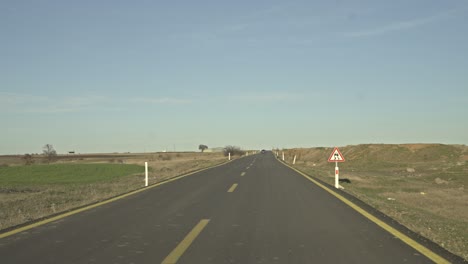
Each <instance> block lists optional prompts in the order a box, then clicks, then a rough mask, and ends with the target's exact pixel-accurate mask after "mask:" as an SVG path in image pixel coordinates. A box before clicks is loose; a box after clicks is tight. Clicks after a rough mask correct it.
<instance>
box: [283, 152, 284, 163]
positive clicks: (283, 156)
mask: <svg viewBox="0 0 468 264" xmlns="http://www.w3.org/2000/svg"><path fill="white" fill-rule="evenodd" d="M283 161H284V152H283Z"/></svg>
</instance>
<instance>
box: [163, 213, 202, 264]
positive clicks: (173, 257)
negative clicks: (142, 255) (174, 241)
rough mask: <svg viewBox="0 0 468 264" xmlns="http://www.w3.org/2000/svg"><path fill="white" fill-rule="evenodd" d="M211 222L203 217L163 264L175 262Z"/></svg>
mask: <svg viewBox="0 0 468 264" xmlns="http://www.w3.org/2000/svg"><path fill="white" fill-rule="evenodd" d="M209 222H210V219H202V220H200V222H198V224H197V225H196V226H195V227H194V228H193V229H192V231H190V233H188V235H187V236H186V237H185V238H184V239H183V240H182V242H180V243H179V245H177V247H176V248H174V250H172V252H171V253H170V254H169V255H168V256H167V257H166V258H165V259H164V260H163V262H161V264H175V263H177V261H178V260H179V258H180V257H182V255H183V254H184V252H185V251H186V250H187V249H188V248H189V247H190V245H191V244H192V243H193V241H194V240H195V239H196V238H197V236H198V235H200V233H201V231H203V229H204V228H205V227H206V225H207V224H208V223H209Z"/></svg>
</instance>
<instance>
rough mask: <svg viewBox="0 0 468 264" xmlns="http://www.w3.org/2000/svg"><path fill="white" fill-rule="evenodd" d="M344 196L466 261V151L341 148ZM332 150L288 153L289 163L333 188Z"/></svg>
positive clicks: (410, 147) (425, 147)
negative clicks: (363, 203) (388, 217)
mask: <svg viewBox="0 0 468 264" xmlns="http://www.w3.org/2000/svg"><path fill="white" fill-rule="evenodd" d="M340 150H341V151H342V153H343V155H344V156H345V158H346V162H345V163H342V164H340V165H339V167H340V178H347V179H349V180H350V181H351V183H350V184H346V183H342V185H343V186H344V187H345V191H346V192H348V193H350V194H352V195H354V196H356V197H358V198H360V199H361V200H363V201H365V202H366V203H368V204H370V205H372V206H373V207H375V208H377V209H379V210H380V211H382V212H384V213H385V214H387V215H389V216H391V217H393V218H394V219H396V220H397V221H399V222H400V223H402V224H403V225H405V226H406V227H408V228H410V229H411V230H413V231H415V232H416V233H419V234H421V235H423V236H425V237H427V238H429V239H431V240H432V241H434V242H436V243H438V244H439V245H441V246H442V247H444V248H446V249H448V250H449V251H451V252H453V253H455V254H457V255H459V256H461V257H463V258H465V259H468V192H467V189H466V188H467V185H468V162H467V159H468V147H466V146H459V145H439V144H405V145H382V144H379V145H357V146H346V147H343V148H340ZM331 151H332V148H311V149H290V150H285V154H286V156H287V157H288V158H287V162H292V157H293V156H294V155H297V156H298V161H297V162H296V165H295V166H296V167H297V168H299V169H301V170H302V171H304V172H306V173H308V174H309V175H312V176H314V177H317V178H319V179H322V180H323V181H325V182H327V183H329V184H331V185H334V164H330V163H328V162H327V159H328V156H329V155H330V153H331Z"/></svg>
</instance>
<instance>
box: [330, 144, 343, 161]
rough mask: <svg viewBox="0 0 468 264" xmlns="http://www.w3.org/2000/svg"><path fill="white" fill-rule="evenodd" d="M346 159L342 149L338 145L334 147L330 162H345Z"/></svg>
mask: <svg viewBox="0 0 468 264" xmlns="http://www.w3.org/2000/svg"><path fill="white" fill-rule="evenodd" d="M344 161H345V158H344V156H343V154H341V152H340V150H339V149H338V148H337V147H335V148H334V149H333V152H332V154H331V155H330V157H329V158H328V162H344Z"/></svg>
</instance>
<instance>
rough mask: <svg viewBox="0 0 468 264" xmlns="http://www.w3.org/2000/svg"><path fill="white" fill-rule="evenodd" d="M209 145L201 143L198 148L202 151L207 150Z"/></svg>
mask: <svg viewBox="0 0 468 264" xmlns="http://www.w3.org/2000/svg"><path fill="white" fill-rule="evenodd" d="M207 148H208V146H207V145H200V146H198V149H199V150H201V152H203V151H205V149H207Z"/></svg>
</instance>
